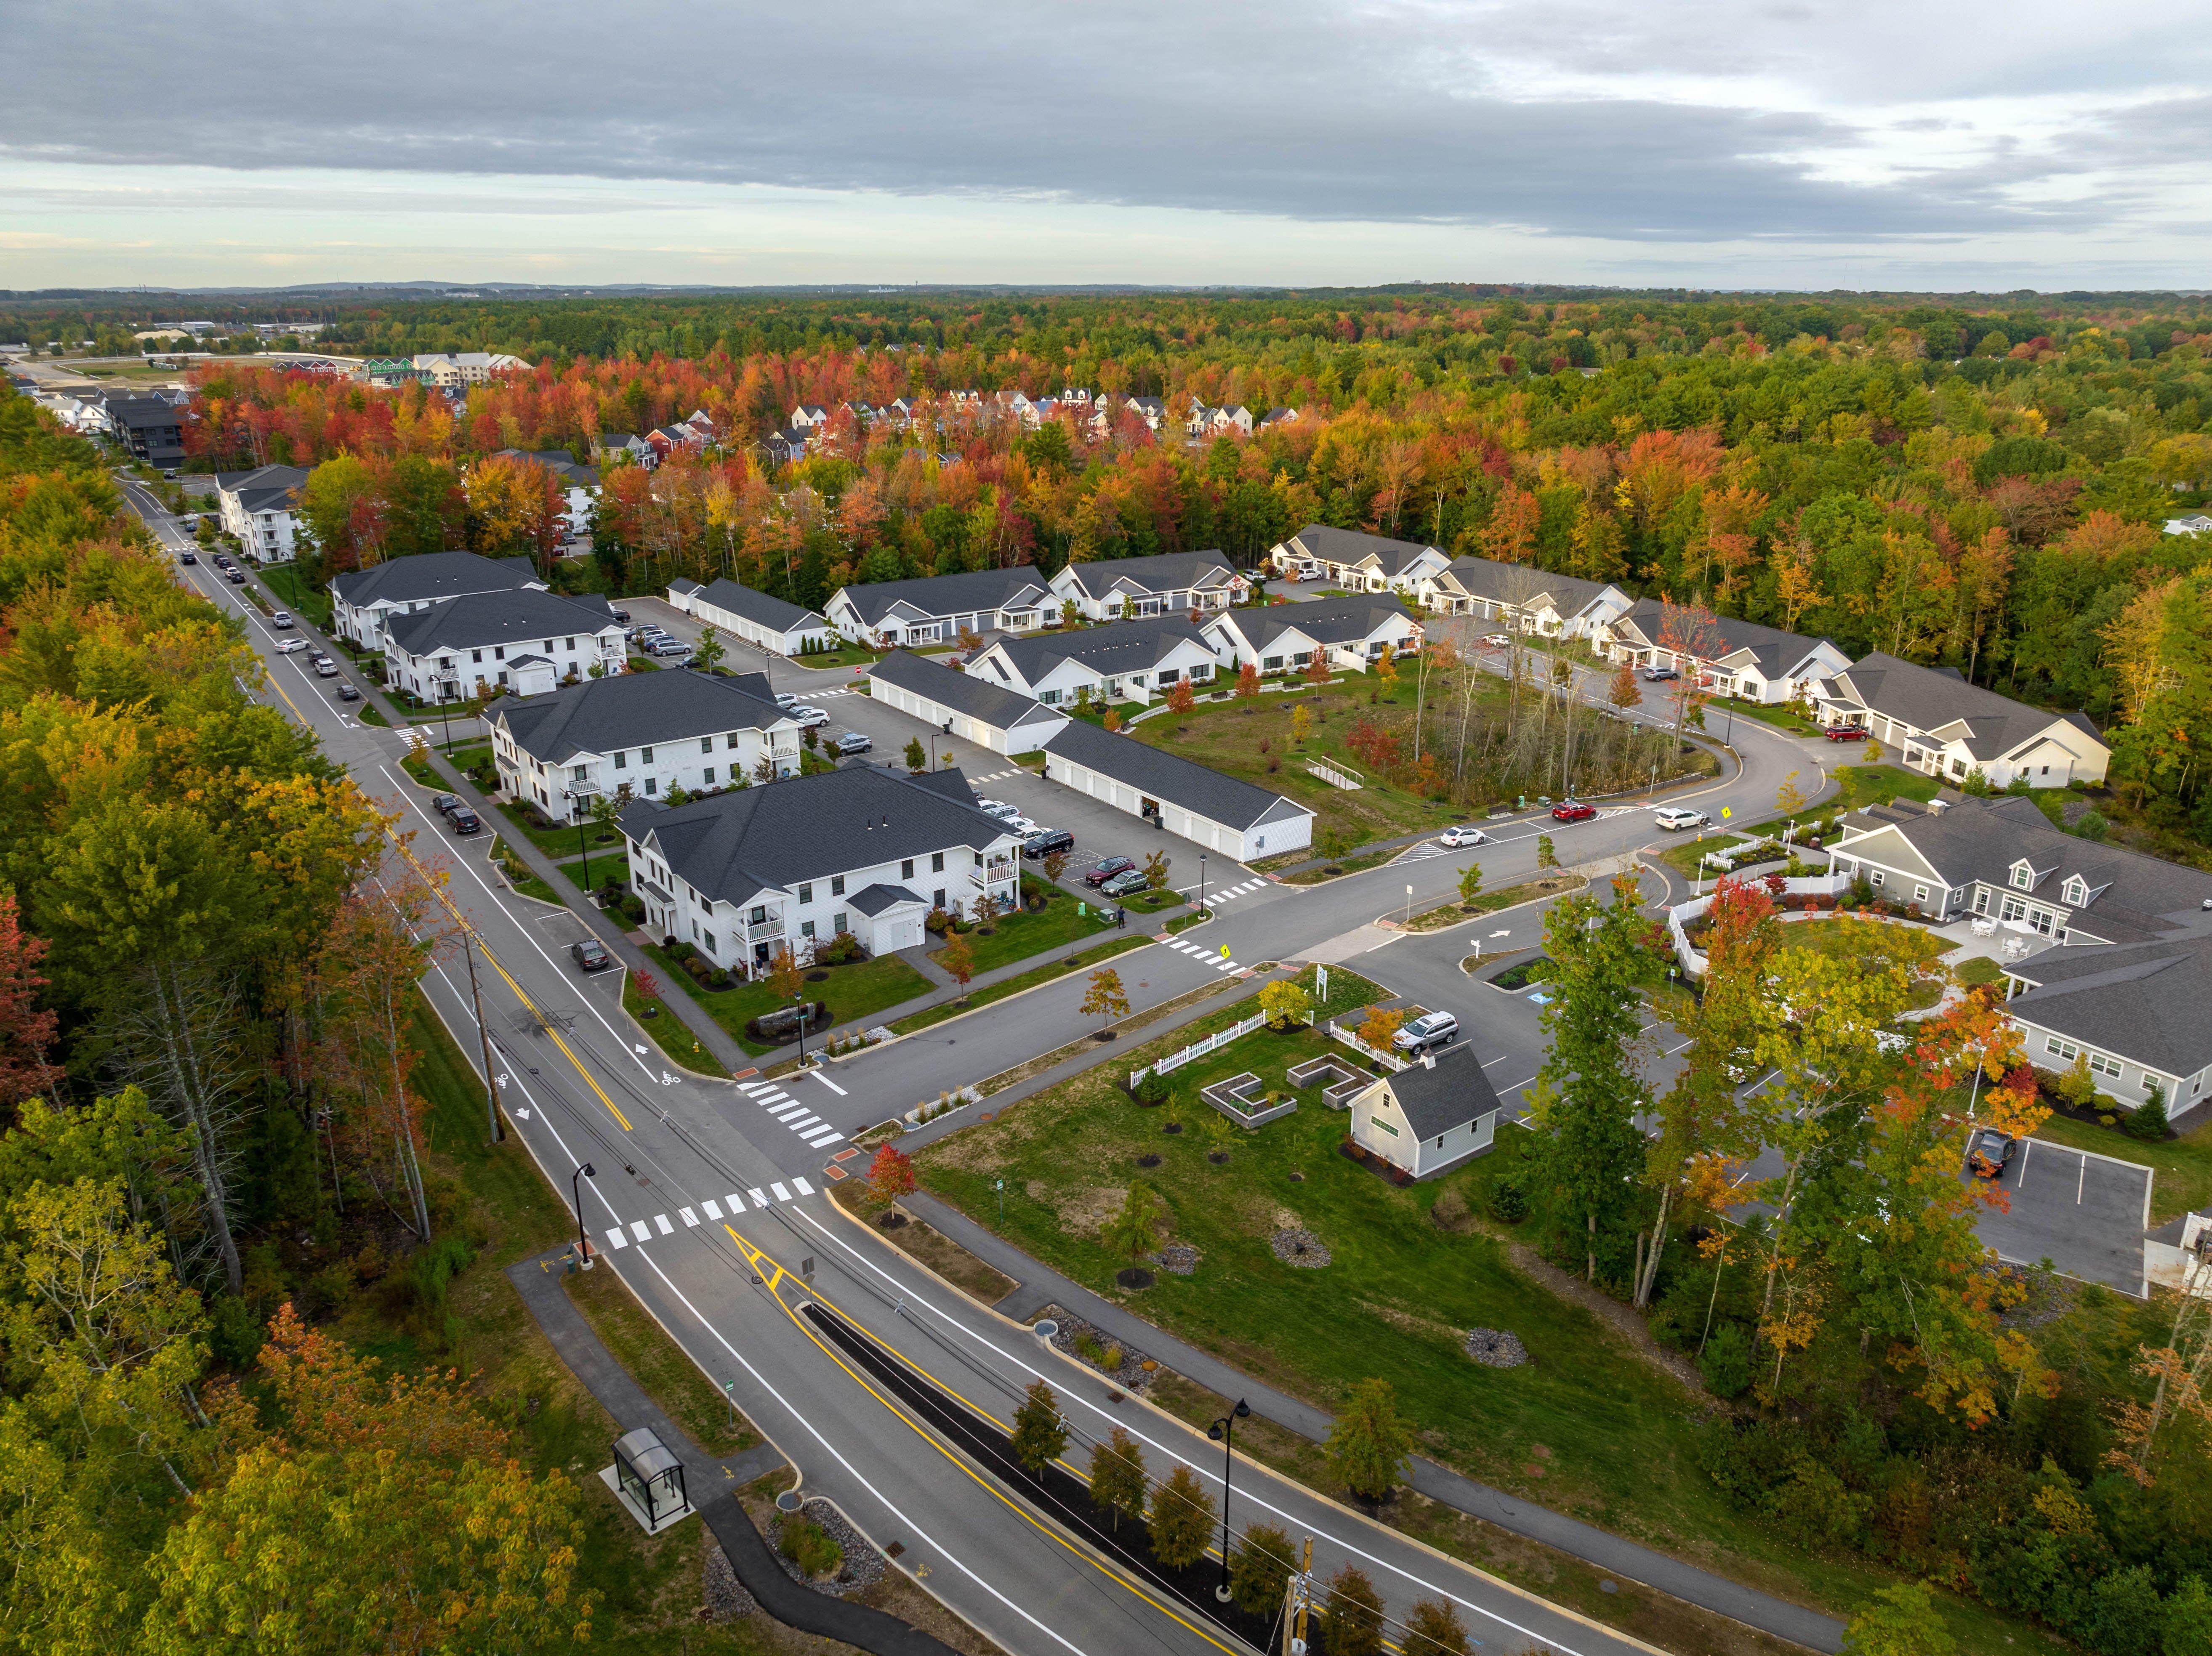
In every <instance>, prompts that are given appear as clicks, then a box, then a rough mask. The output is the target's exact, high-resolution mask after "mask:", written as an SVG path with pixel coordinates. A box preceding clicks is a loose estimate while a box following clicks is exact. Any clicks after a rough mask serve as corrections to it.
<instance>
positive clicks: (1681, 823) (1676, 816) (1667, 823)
mask: <svg viewBox="0 0 2212 1656" xmlns="http://www.w3.org/2000/svg"><path fill="white" fill-rule="evenodd" d="M1651 820H1652V821H1653V822H1656V823H1658V825H1659V826H1660V827H1661V828H1665V829H1666V830H1667V832H1668V833H1669V834H1679V833H1680V832H1681V831H1682V830H1683V829H1684V828H1706V827H1709V826H1711V822H1712V818H1711V817H1710V816H1706V815H1705V812H1703V811H1701V810H1691V809H1690V808H1689V807H1688V806H1687V805H1669V806H1668V807H1667V809H1666V810H1660V811H1654V812H1653V813H1652V814H1651Z"/></svg>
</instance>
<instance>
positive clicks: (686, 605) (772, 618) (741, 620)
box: [668, 578, 844, 656]
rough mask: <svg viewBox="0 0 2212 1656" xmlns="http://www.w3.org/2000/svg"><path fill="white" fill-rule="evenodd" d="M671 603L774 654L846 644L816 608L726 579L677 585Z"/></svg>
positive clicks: (672, 585) (670, 587)
mask: <svg viewBox="0 0 2212 1656" xmlns="http://www.w3.org/2000/svg"><path fill="white" fill-rule="evenodd" d="M668 602H669V604H670V605H671V607H672V608H674V609H677V610H681V611H683V613H684V614H685V615H687V616H693V617H695V618H696V619H697V620H699V621H702V622H706V624H707V625H708V626H709V627H712V628H715V629H716V630H717V631H720V632H722V633H726V634H728V635H729V636H730V637H732V638H736V639H743V640H744V641H745V642H746V643H748V644H750V645H752V646H755V647H757V648H758V649H763V650H766V651H767V652H769V653H770V654H771V655H779V656H796V655H804V654H805V652H807V651H809V650H834V649H836V647H837V646H839V645H840V644H842V642H843V641H844V640H842V639H840V638H839V637H838V636H837V629H836V628H835V627H832V626H831V625H830V624H829V621H828V619H827V618H826V617H824V616H821V615H818V614H817V613H816V612H815V611H814V610H806V609H802V608H800V607H799V605H798V604H792V603H790V602H788V601H787V600H786V599H783V598H779V597H770V596H769V594H768V593H766V592H762V591H756V590H755V589H753V588H752V587H750V586H742V585H738V583H737V582H736V581H733V580H729V579H721V578H717V579H714V580H712V581H709V582H708V584H707V585H704V586H702V585H700V584H699V583H698V582H697V581H695V580H675V581H671V582H670V583H669V584H668Z"/></svg>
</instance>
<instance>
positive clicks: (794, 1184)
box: [606, 1175, 814, 1247]
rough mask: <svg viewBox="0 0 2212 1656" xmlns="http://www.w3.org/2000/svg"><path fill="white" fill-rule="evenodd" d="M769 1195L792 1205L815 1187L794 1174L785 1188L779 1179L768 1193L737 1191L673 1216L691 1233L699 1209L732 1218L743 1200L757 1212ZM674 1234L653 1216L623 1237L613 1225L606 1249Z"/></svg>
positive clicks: (666, 1222)
mask: <svg viewBox="0 0 2212 1656" xmlns="http://www.w3.org/2000/svg"><path fill="white" fill-rule="evenodd" d="M771 1194H773V1196H774V1198H775V1200H776V1201H778V1202H795V1201H797V1200H798V1199H799V1198H800V1197H802V1196H811V1195H813V1194H814V1186H811V1185H810V1184H808V1183H807V1182H806V1181H805V1180H804V1179H800V1178H799V1177H797V1176H796V1175H794V1176H793V1179H792V1180H791V1183H790V1184H788V1185H786V1184H784V1183H783V1182H782V1181H781V1180H773V1181H771V1182H770V1183H769V1187H768V1189H767V1190H764V1191H763V1190H749V1191H746V1192H744V1194H743V1195H740V1194H739V1193H738V1192H736V1191H732V1192H730V1193H729V1194H728V1195H727V1196H725V1197H724V1198H722V1199H721V1200H720V1201H719V1202H717V1201H716V1200H715V1199H714V1198H713V1197H711V1196H709V1197H708V1198H706V1199H705V1200H704V1201H702V1202H701V1203H700V1204H699V1205H698V1206H697V1207H696V1208H693V1207H683V1208H678V1209H677V1210H676V1216H677V1218H678V1219H680V1220H682V1221H683V1228H684V1229H686V1230H692V1229H696V1228H697V1227H698V1226H699V1225H700V1224H701V1223H702V1219H701V1213H702V1210H703V1211H704V1214H705V1216H706V1218H707V1219H710V1220H721V1219H725V1218H729V1219H734V1218H736V1217H738V1215H740V1214H742V1213H744V1211H745V1210H746V1208H745V1198H746V1197H750V1198H752V1206H753V1209H754V1210H756V1211H757V1210H760V1209H762V1208H764V1207H767V1206H768V1205H769V1198H770V1196H771ZM676 1231H677V1227H676V1226H675V1225H673V1224H671V1223H670V1222H669V1218H668V1216H667V1215H666V1214H665V1213H656V1214H654V1215H653V1217H652V1218H651V1219H650V1220H646V1219H633V1220H631V1221H630V1222H629V1235H627V1236H625V1235H624V1234H623V1228H622V1227H621V1226H620V1225H615V1226H612V1227H611V1228H609V1229H608V1231H607V1233H606V1237H607V1246H608V1247H629V1245H630V1241H631V1240H632V1238H635V1240H638V1241H641V1242H649V1241H651V1240H653V1238H654V1237H656V1236H673V1235H674V1234H676Z"/></svg>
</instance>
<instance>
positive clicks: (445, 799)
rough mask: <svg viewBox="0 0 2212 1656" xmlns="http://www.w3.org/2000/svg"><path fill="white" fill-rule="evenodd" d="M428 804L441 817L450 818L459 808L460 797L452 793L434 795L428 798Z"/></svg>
mask: <svg viewBox="0 0 2212 1656" xmlns="http://www.w3.org/2000/svg"><path fill="white" fill-rule="evenodd" d="M430 804H432V805H433V806H434V807H435V809H436V810H437V812H438V814H439V815H440V816H452V815H453V813H454V812H455V811H457V810H460V808H461V800H460V796H459V794H453V793H434V794H432V795H431V796H430Z"/></svg>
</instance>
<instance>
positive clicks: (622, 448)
mask: <svg viewBox="0 0 2212 1656" xmlns="http://www.w3.org/2000/svg"><path fill="white" fill-rule="evenodd" d="M592 460H593V461H594V462H595V463H596V464H599V465H602V466H608V465H617V464H621V463H622V462H623V461H624V460H628V461H629V462H630V463H631V464H634V465H639V466H642V467H644V468H645V470H647V471H650V470H653V467H655V466H657V465H659V464H660V456H659V453H658V452H656V451H655V450H654V448H653V445H652V444H650V443H648V442H647V441H646V440H645V439H644V438H642V437H641V436H639V435H638V434H636V433H635V432H634V431H603V432H601V433H600V434H599V435H598V436H597V437H594V438H593V439H592Z"/></svg>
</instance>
